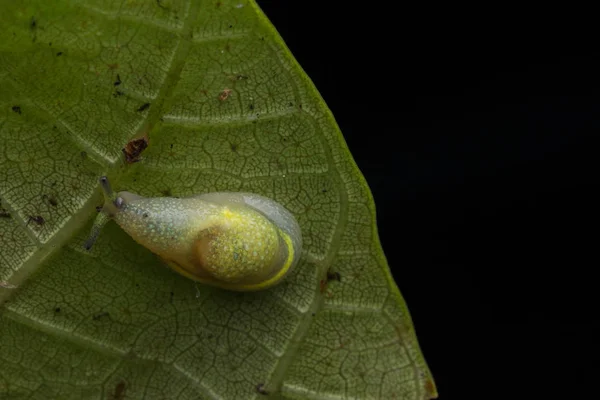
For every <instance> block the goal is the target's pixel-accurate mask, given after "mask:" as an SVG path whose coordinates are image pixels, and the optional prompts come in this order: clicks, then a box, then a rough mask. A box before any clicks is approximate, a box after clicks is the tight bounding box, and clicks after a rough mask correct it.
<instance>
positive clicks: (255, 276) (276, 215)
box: [85, 177, 302, 291]
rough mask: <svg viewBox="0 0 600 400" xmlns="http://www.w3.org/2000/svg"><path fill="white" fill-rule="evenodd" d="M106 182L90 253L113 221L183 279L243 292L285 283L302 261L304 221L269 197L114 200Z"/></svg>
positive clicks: (127, 196) (130, 196)
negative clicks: (289, 274)
mask: <svg viewBox="0 0 600 400" xmlns="http://www.w3.org/2000/svg"><path fill="white" fill-rule="evenodd" d="M100 182H101V185H102V187H103V189H104V194H105V198H106V202H105V204H104V207H103V209H102V211H101V213H100V214H99V215H98V217H97V219H96V221H95V223H94V226H93V227H92V233H91V235H90V238H89V239H88V241H87V242H86V244H85V247H86V249H90V248H91V246H92V245H93V243H94V242H95V240H96V238H97V236H98V234H99V232H100V230H101V228H102V227H103V226H104V224H105V223H106V222H107V221H109V220H111V219H112V220H114V221H115V222H116V223H117V224H119V226H121V228H122V229H123V230H124V231H125V232H127V233H128V234H129V235H130V236H131V237H132V238H133V239H134V240H135V241H136V242H137V243H139V244H141V245H142V246H144V247H146V248H147V249H149V250H150V251H152V252H153V253H155V254H156V255H158V256H159V257H160V258H161V259H163V260H164V261H165V263H166V264H167V265H169V266H170V267H171V268H172V269H174V270H175V271H177V272H179V273H180V274H181V275H184V276H186V277H188V278H190V279H193V280H195V281H198V282H201V283H204V284H209V285H213V286H218V287H221V288H224V289H229V290H237V291H251V290H261V289H266V288H268V287H271V286H273V285H275V284H277V283H279V282H280V281H281V280H282V279H283V278H284V277H285V276H286V275H287V274H288V273H289V272H290V271H291V270H292V269H293V268H294V267H295V266H296V264H297V263H298V260H299V259H300V255H301V252H302V235H301V232H300V227H299V225H298V222H297V221H296V219H295V218H294V216H293V215H292V214H291V213H290V212H289V211H288V210H287V209H285V208H284V207H283V206H282V205H281V204H279V203H277V202H275V201H274V200H272V199H269V198H267V197H264V196H260V195H258V194H254V193H241V192H240V193H238V192H216V193H205V194H200V195H195V196H191V197H184V198H172V197H156V198H145V197H142V196H139V195H137V194H134V193H130V192H119V193H117V194H113V192H112V190H111V189H110V184H109V183H108V179H107V178H106V177H102V178H101V179H100Z"/></svg>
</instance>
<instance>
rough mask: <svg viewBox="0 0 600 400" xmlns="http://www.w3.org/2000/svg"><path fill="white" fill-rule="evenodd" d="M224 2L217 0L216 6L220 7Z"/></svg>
mask: <svg viewBox="0 0 600 400" xmlns="http://www.w3.org/2000/svg"><path fill="white" fill-rule="evenodd" d="M222 4H223V2H221V1H217V3H216V4H215V7H217V8H220V7H221V5H222Z"/></svg>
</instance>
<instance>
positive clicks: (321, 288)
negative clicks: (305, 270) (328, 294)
mask: <svg viewBox="0 0 600 400" xmlns="http://www.w3.org/2000/svg"><path fill="white" fill-rule="evenodd" d="M326 290H327V281H326V280H325V279H321V282H319V291H320V292H321V293H325V291H326Z"/></svg>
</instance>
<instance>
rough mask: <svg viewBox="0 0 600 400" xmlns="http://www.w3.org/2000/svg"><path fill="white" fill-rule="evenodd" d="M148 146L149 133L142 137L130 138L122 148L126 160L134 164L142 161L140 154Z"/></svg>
mask: <svg viewBox="0 0 600 400" xmlns="http://www.w3.org/2000/svg"><path fill="white" fill-rule="evenodd" d="M147 147H148V135H144V136H142V137H141V138H137V139H132V140H130V141H129V142H128V143H127V145H125V147H124V148H123V149H122V150H123V154H125V161H126V162H127V163H128V164H133V163H136V162H138V161H140V155H141V154H142V152H143V151H144V150H146V148H147Z"/></svg>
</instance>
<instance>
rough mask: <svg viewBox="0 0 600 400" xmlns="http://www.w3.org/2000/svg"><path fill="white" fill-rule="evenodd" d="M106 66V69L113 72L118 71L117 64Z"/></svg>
mask: <svg viewBox="0 0 600 400" xmlns="http://www.w3.org/2000/svg"><path fill="white" fill-rule="evenodd" d="M106 66H107V67H108V69H110V70H115V69H118V68H119V64H117V63H114V64H107V65H106Z"/></svg>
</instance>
